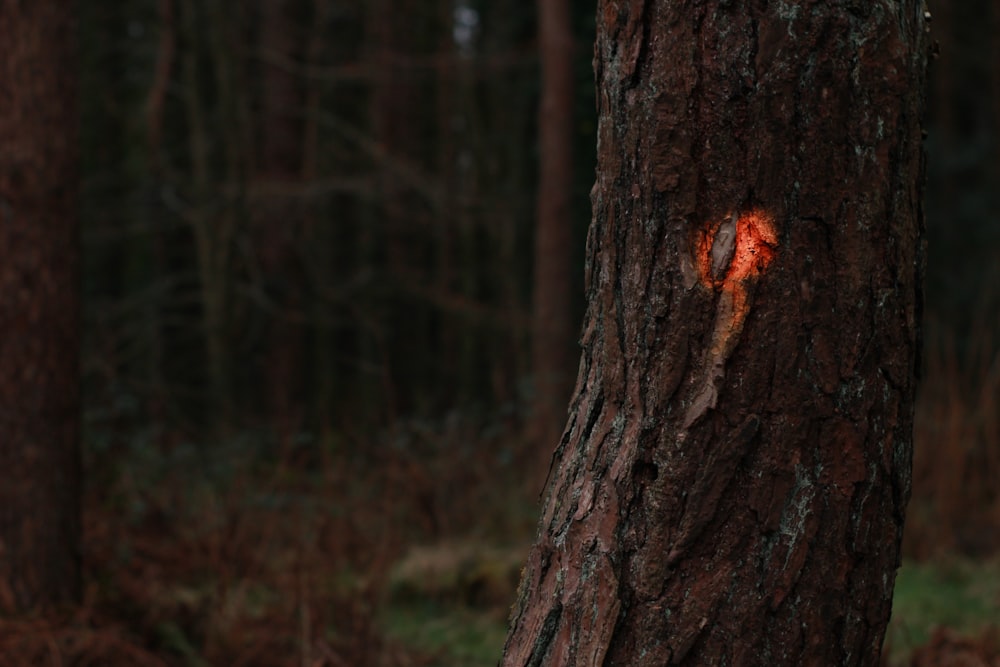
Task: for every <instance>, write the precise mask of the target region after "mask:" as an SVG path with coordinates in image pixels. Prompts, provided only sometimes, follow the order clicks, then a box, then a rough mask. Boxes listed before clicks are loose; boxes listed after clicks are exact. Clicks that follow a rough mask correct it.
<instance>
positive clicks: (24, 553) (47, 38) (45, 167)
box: [0, 0, 80, 612]
mask: <svg viewBox="0 0 1000 667" xmlns="http://www.w3.org/2000/svg"><path fill="white" fill-rule="evenodd" d="M72 5H73V3H72V2H68V1H65V2H63V1H57V0H46V1H44V2H22V1H19V0H0V471H2V474H3V482H2V483H0V610H3V611H8V612H9V611H21V610H27V609H31V608H37V607H42V606H47V605H50V604H53V603H58V602H62V601H67V600H71V599H73V598H75V597H76V596H77V595H78V593H79V583H80V579H79V553H78V542H79V532H80V517H79V501H80V498H79V458H78V440H77V437H78V435H77V434H78V426H79V418H78V414H79V402H78V374H79V373H78V349H79V339H78V323H79V317H78V303H79V301H78V293H77V287H78V284H79V280H78V274H77V258H78V247H77V223H76V211H75V205H76V188H77V177H76V152H77V130H76V123H77V116H76V98H75V90H74V85H73V79H74V77H73V71H74V67H73V63H74V62H75V53H74V49H73V40H72V39H71V37H72V34H71V33H72V30H71V25H70V16H71V15H72Z"/></svg>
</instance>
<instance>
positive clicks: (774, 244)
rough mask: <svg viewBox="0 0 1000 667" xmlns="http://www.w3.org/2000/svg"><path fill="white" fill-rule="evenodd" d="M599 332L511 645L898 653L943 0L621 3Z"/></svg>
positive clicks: (574, 659) (667, 652)
mask: <svg viewBox="0 0 1000 667" xmlns="http://www.w3.org/2000/svg"><path fill="white" fill-rule="evenodd" d="M597 23H598V38H597V47H596V57H595V64H596V73H597V81H598V111H599V117H600V125H599V139H598V146H599V148H598V169H597V183H596V185H595V186H594V190H593V205H594V219H593V222H592V224H591V228H590V237H589V243H588V258H587V294H588V303H589V307H588V312H587V316H586V321H585V324H584V334H583V346H584V351H583V357H582V361H581V367H580V373H579V378H578V383H577V388H576V395H575V397H574V399H573V401H572V403H571V406H570V417H569V422H568V425H567V428H566V432H565V435H564V436H563V440H562V442H561V443H560V445H559V448H558V449H557V452H556V458H555V463H554V465H555V467H554V469H553V472H552V478H551V481H550V485H549V488H548V495H547V498H546V502H545V506H544V509H543V514H542V518H541V524H540V528H539V537H538V540H537V543H536V545H535V546H534V548H533V549H532V552H531V554H530V556H529V559H528V563H527V566H526V568H525V573H524V577H523V580H522V583H521V589H520V593H519V599H518V602H517V603H516V604H515V607H514V611H513V617H512V625H511V630H510V633H509V636H508V639H507V644H506V646H505V650H504V659H503V663H502V664H503V665H507V666H514V665H518V666H519V665H628V666H642V665H656V666H658V667H661V666H663V665H769V666H770V665H779V666H780V665H788V666H792V665H795V666H801V665H824V666H826V665H838V666H846V665H877V664H878V660H879V652H880V648H881V644H882V639H883V635H884V631H885V625H886V622H887V621H888V617H889V610H890V602H891V597H892V589H893V583H894V580H895V571H896V568H897V566H898V563H899V546H900V538H901V531H902V522H903V513H904V509H905V505H906V501H907V499H908V497H909V492H910V457H911V436H912V414H913V395H914V384H915V364H916V353H917V346H918V323H919V294H920V270H921V269H920V267H921V265H922V251H921V243H922V227H921V218H922V209H921V190H922V148H921V139H920V137H921V127H920V113H921V109H922V104H923V90H924V70H925V60H926V44H927V39H926V32H925V31H926V25H925V20H924V17H923V11H922V7H921V6H920V3H918V2H915V1H913V0H907V1H904V2H902V3H899V2H894V1H889V0H874V1H873V2H864V3H852V2H844V3H808V4H801V3H800V4H792V5H788V4H783V3H761V2H748V1H741V0H729V1H726V2H722V1H720V2H703V3H684V2H674V1H665V2H653V1H652V0H634V1H633V2H629V3H622V2H616V1H614V0H601V2H600V3H599V7H598V21H597Z"/></svg>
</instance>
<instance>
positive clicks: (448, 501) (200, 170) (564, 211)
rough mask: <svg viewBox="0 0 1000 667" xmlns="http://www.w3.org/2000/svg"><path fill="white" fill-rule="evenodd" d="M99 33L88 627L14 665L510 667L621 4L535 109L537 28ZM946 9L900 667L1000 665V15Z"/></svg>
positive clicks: (36, 640) (163, 28) (575, 300)
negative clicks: (547, 136)
mask: <svg viewBox="0 0 1000 667" xmlns="http://www.w3.org/2000/svg"><path fill="white" fill-rule="evenodd" d="M77 7H78V12H79V21H78V34H79V41H80V45H79V55H80V57H79V81H80V87H81V97H80V106H81V113H82V125H81V127H82V142H83V145H82V159H83V162H82V177H83V182H82V197H81V213H80V215H81V224H82V229H83V251H84V262H85V267H84V284H83V290H84V292H83V293H84V326H85V331H84V335H85V348H84V366H83V372H84V401H85V413H84V439H83V446H84V457H85V465H86V480H87V482H86V483H87V492H86V500H85V530H84V562H85V573H86V594H85V602H84V605H83V607H82V608H81V609H76V610H72V611H71V612H66V614H67V615H65V616H62V617H60V618H58V619H51V618H48V619H30V620H21V621H8V622H5V625H4V626H2V627H0V664H4V665H7V664H10V665H18V664H42V662H43V660H48V661H50V662H49V664H80V665H84V664H102V665H197V666H202V665H262V666H264V665H273V666H279V665H300V666H302V667H306V666H317V667H319V666H322V665H331V666H340V665H357V666H362V665H442V666H449V667H450V666H458V665H490V664H495V661H496V659H497V658H498V657H499V652H500V646H501V644H502V639H503V634H504V625H505V622H506V615H507V609H508V606H509V604H510V602H511V601H512V599H513V591H514V587H515V586H516V582H517V578H518V573H519V569H520V564H521V559H522V558H523V556H524V555H525V553H526V548H527V546H528V544H529V543H530V540H531V538H532V536H533V533H534V522H535V511H536V505H537V503H538V490H539V487H540V486H541V484H542V481H543V480H544V477H545V472H546V469H547V466H548V461H549V453H550V452H551V450H552V448H553V447H554V445H555V442H556V440H557V439H558V436H559V431H560V429H561V427H562V424H561V422H560V420H561V419H562V418H563V417H564V415H565V406H566V404H567V401H568V398H569V392H570V389H571V388H572V381H573V379H574V377H575V371H576V363H577V345H576V337H577V329H578V326H579V325H578V322H579V319H580V317H581V316H582V313H583V306H584V304H583V298H582V295H583V289H582V282H583V280H582V279H583V270H582V268H583V246H584V240H585V235H586V229H587V225H588V223H589V220H590V212H589V197H588V193H589V190H590V187H591V185H592V183H593V178H594V154H595V142H596V138H595V130H596V118H595V115H594V101H593V78H592V69H591V53H592V49H591V45H592V42H593V31H594V12H595V6H594V3H581V2H576V3H572V4H571V5H569V10H570V11H569V13H568V15H567V16H565V17H564V18H565V28H566V29H567V30H569V31H570V32H571V34H572V40H573V48H572V51H571V54H572V60H571V61H569V64H570V67H569V68H568V69H564V70H560V69H559V67H558V66H555V67H551V68H550V69H546V70H544V71H545V72H547V73H549V75H548V76H547V77H546V78H544V79H543V77H542V72H543V68H544V67H546V66H547V65H546V62H547V59H549V65H551V64H552V61H551V59H557V58H558V57H559V56H558V52H559V48H558V45H559V44H560V43H561V42H560V41H559V38H558V35H556V39H555V41H553V40H552V39H548V40H547V39H545V38H544V37H545V36H544V35H540V25H539V20H538V8H537V7H536V6H535V3H529V2H523V1H522V0H349V1H347V2H342V1H336V0H270V1H269V0H260V1H259V2H229V1H226V0H129V1H128V2H122V1H121V0H114V1H112V0H86V1H85V2H78V3H77ZM931 11H932V12H933V24H932V27H933V33H934V36H935V38H936V40H937V42H938V43H939V47H940V57H939V58H937V59H936V60H935V61H934V62H933V64H932V72H931V81H932V89H931V94H930V103H929V109H928V122H927V128H928V138H927V149H928V155H929V162H928V179H929V180H928V187H927V200H926V212H927V234H928V240H929V264H928V275H927V285H926V287H927V292H926V296H927V298H926V307H925V312H924V318H925V356H924V362H923V368H924V381H923V386H922V390H921V392H920V399H919V400H920V402H919V405H918V413H917V422H916V423H917V433H916V454H915V468H914V497H913V500H912V502H911V505H910V510H909V517H908V520H907V527H906V530H907V532H906V545H905V550H906V557H907V561H906V563H905V565H904V568H903V570H902V571H901V573H900V577H899V582H898V586H897V591H898V592H897V601H896V611H895V613H894V620H893V625H892V627H891V629H890V635H889V637H890V638H889V642H890V649H891V651H890V660H891V661H892V662H893V664H911V661H912V664H914V665H917V664H920V665H938V664H941V665H943V664H958V663H953V662H949V660H958V659H959V658H956V657H955V656H957V655H959V654H965V655H966V657H967V658H968V656H974V655H975V656H979V657H978V658H975V659H979V660H981V662H967V663H963V664H982V665H996V664H1000V662H997V661H1000V658H998V657H996V656H997V655H1000V647H998V646H997V644H998V641H1000V639H998V636H997V635H996V630H994V631H993V634H992V635H991V634H990V631H989V630H988V626H990V625H991V624H994V626H995V624H997V623H1000V417H998V410H997V406H998V402H1000V348H998V345H997V340H1000V338H998V336H1000V41H998V40H997V37H996V36H997V34H1000V3H998V2H997V1H996V0H964V1H963V2H951V1H948V0H945V1H944V2H940V3H937V4H936V5H934V6H932V7H931ZM557 18H558V17H557ZM546 25H547V27H546V29H552V28H551V24H546ZM540 37H541V38H540ZM550 37H551V35H550ZM553 44H555V45H556V46H555V47H552V45H553ZM545 45H548V46H549V47H551V48H542V47H543V46H545ZM556 65H558V61H556ZM553 77H557V78H553ZM543 80H544V81H545V84H544V85H543V83H542V82H543ZM559 81H561V82H562V84H560V83H559ZM563 84H569V85H563ZM551 86H562V87H559V88H557V89H555V93H553V96H552V97H551V98H549V99H554V100H556V102H555V103H554V104H555V106H554V107H549V108H548V110H549V111H548V113H549V115H548V116H546V114H542V116H541V118H542V121H543V122H542V124H540V122H539V120H540V116H539V109H540V105H541V103H542V100H543V97H544V94H545V93H546V89H547V87H551ZM549 92H550V93H551V92H552V91H551V90H550V91H549ZM559 109H563V110H564V111H563V112H560V111H559ZM560 113H563V115H559V114H560ZM546 117H548V118H549V119H550V120H551V119H553V118H555V119H557V123H556V127H557V128H558V127H562V128H563V130H564V131H565V136H566V137H567V138H568V141H567V142H566V143H565V145H562V144H559V143H558V142H557V143H555V144H548V143H545V141H544V137H540V129H539V128H540V127H545V125H544V119H545V118H546ZM543 145H544V146H547V147H550V148H547V149H546V150H542V149H540V146H543ZM552 146H555V147H556V148H554V149H552V148H551V147H552ZM551 150H555V151H558V152H559V153H560V155H558V156H556V155H553V154H552V153H551V152H547V151H551ZM540 158H546V159H550V160H555V162H549V163H548V167H546V166H544V163H541V162H540ZM540 165H543V166H540ZM539 249H544V252H536V250H539ZM536 257H537V258H536ZM539 304H544V307H541V306H540V305H539ZM553 406H557V407H555V408H554V407H553ZM939 625H943V626H947V627H949V628H950V629H949V630H946V631H945V630H939V631H935V627H937V626H939ZM966 636H971V637H975V639H964V638H963V637H966ZM928 642H930V644H928ZM918 646H919V647H922V648H919V649H918V650H917V652H916V653H912V655H911V652H912V651H913V649H914V648H915V647H918ZM990 651H994V653H992V654H991V653H990ZM949 655H950V656H951V658H949V657H948V656H949ZM989 655H993V656H994V657H992V658H990V657H987V656H989ZM53 656H55V657H53ZM968 659H973V658H968ZM55 660H62V661H63V662H56V661H55ZM989 660H994V662H989ZM921 661H923V662H921Z"/></svg>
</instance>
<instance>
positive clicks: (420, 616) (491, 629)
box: [382, 602, 507, 667]
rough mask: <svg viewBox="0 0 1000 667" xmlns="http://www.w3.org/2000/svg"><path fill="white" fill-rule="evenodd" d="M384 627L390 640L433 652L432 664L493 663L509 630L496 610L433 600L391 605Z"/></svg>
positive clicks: (472, 666) (489, 666) (486, 666)
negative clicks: (489, 610) (438, 602)
mask: <svg viewBox="0 0 1000 667" xmlns="http://www.w3.org/2000/svg"><path fill="white" fill-rule="evenodd" d="M382 627H383V629H384V631H385V634H386V635H387V637H388V638H389V639H390V640H392V641H396V642H399V643H400V644H404V645H406V646H408V647H410V648H413V649H415V650H417V651H419V652H421V653H426V654H429V655H432V656H434V658H433V660H432V662H430V663H429V667H493V666H494V665H496V664H497V661H498V660H499V659H500V653H501V651H502V650H503V641H504V637H505V636H506V632H507V622H506V618H504V617H503V616H502V615H501V614H499V613H497V612H495V611H493V612H482V611H478V610H474V609H469V608H464V607H452V606H447V605H440V604H435V603H431V602H427V603H411V604H405V605H398V604H397V605H393V606H391V607H390V608H389V609H387V610H386V611H385V613H384V614H383V618H382Z"/></svg>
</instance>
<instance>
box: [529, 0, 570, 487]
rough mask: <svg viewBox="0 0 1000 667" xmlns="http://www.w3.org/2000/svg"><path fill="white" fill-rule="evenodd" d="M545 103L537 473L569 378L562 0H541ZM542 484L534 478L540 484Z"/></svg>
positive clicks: (566, 73)
mask: <svg viewBox="0 0 1000 667" xmlns="http://www.w3.org/2000/svg"><path fill="white" fill-rule="evenodd" d="M538 43H539V55H540V58H541V64H542V99H541V105H540V106H539V109H538V151H539V180H538V202H537V213H536V223H535V224H536V226H535V264H534V267H535V268H534V288H533V289H534V303H533V313H532V316H533V320H534V322H533V327H532V358H533V362H532V365H533V371H534V378H535V416H534V421H535V424H534V426H535V432H534V436H535V437H534V438H532V440H534V443H533V444H534V446H535V447H537V448H538V450H539V453H540V455H541V456H538V457H534V459H535V462H537V464H538V465H539V467H542V465H544V463H545V462H547V461H548V458H549V456H550V455H551V452H552V448H553V447H554V446H555V444H556V442H557V441H558V439H559V434H560V433H561V430H562V427H563V423H564V420H565V417H566V399H567V397H568V395H569V391H570V389H571V383H572V377H573V375H572V374H573V361H574V359H573V354H572V342H573V323H572V315H571V313H570V302H571V300H570V284H571V267H570V257H571V254H572V243H571V241H572V239H571V230H572V226H571V224H570V193H571V189H572V185H573V129H572V128H573V35H572V30H571V26H570V14H569V3H568V1H567V0H538ZM541 482H542V480H539V486H541Z"/></svg>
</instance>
